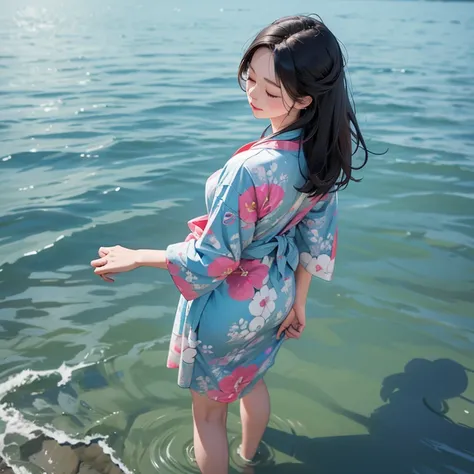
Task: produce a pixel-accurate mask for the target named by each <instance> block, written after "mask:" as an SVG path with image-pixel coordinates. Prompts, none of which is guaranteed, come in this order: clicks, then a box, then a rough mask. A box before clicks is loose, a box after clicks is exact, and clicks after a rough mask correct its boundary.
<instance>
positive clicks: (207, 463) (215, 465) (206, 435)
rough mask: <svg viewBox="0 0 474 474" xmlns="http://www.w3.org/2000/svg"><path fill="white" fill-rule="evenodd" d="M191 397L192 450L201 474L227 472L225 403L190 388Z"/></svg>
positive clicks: (224, 473) (227, 447)
mask: <svg viewBox="0 0 474 474" xmlns="http://www.w3.org/2000/svg"><path fill="white" fill-rule="evenodd" d="M191 394H192V397H193V419H194V452H195V455H196V462H197V464H198V466H199V469H200V470H201V472H202V474H227V473H228V470H229V446H228V442H227V430H226V422H227V404H226V403H220V402H215V401H213V400H209V399H208V398H207V397H206V396H205V395H200V394H198V393H196V392H194V391H192V390H191Z"/></svg>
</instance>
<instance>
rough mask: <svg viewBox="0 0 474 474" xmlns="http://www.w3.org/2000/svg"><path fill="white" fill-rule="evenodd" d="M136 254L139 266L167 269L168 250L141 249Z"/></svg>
mask: <svg viewBox="0 0 474 474" xmlns="http://www.w3.org/2000/svg"><path fill="white" fill-rule="evenodd" d="M136 252H137V253H136V261H137V266H139V267H154V268H163V269H166V268H167V265H166V250H150V249H139V250H137V251H136Z"/></svg>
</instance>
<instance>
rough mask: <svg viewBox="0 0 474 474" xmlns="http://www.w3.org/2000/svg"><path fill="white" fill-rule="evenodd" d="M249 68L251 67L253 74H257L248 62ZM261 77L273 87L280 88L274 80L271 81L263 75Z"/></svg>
mask: <svg viewBox="0 0 474 474" xmlns="http://www.w3.org/2000/svg"><path fill="white" fill-rule="evenodd" d="M249 68H250V69H252V71H253V73H254V74H257V73H256V72H255V69H254V68H253V67H252V65H251V64H249ZM263 79H264V80H265V81H267V82H268V83H269V84H271V85H272V86H275V87H278V89H281V87H280V86H279V85H278V84H277V83H276V82H273V81H271V80H270V79H267V78H266V77H264V78H263Z"/></svg>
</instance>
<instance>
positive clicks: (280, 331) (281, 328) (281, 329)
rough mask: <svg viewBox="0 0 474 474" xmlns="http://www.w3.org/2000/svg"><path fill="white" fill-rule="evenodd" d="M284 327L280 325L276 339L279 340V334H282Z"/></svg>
mask: <svg viewBox="0 0 474 474" xmlns="http://www.w3.org/2000/svg"><path fill="white" fill-rule="evenodd" d="M285 329H286V327H284V326H283V324H280V329H278V332H277V339H280V336H281V333H282V332H284V331H285Z"/></svg>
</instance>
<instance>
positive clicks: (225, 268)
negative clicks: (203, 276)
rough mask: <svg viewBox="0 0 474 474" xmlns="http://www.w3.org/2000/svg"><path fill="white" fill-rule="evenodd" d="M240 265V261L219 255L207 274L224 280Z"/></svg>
mask: <svg viewBox="0 0 474 474" xmlns="http://www.w3.org/2000/svg"><path fill="white" fill-rule="evenodd" d="M238 265H239V262H236V261H235V260H232V259H231V258H228V257H217V258H216V259H215V260H214V261H213V262H212V263H211V264H210V265H209V267H208V269H207V274H208V275H209V276H211V277H214V278H217V279H218V280H224V279H225V278H227V276H228V275H230V274H231V273H232V272H233V271H234V270H235V269H236V268H237V267H238Z"/></svg>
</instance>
